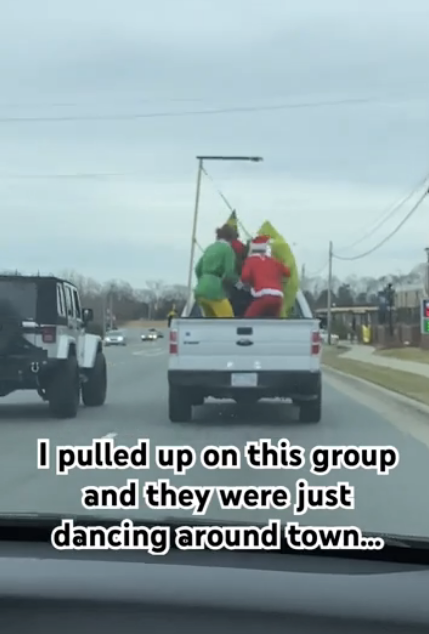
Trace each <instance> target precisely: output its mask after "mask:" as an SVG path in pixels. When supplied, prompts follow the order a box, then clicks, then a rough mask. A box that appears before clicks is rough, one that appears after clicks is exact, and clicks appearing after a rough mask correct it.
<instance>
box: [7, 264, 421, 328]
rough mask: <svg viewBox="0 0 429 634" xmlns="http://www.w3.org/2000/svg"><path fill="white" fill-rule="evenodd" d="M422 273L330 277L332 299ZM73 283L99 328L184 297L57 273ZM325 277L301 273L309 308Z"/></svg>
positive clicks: (319, 300)
mask: <svg viewBox="0 0 429 634" xmlns="http://www.w3.org/2000/svg"><path fill="white" fill-rule="evenodd" d="M424 273H425V265H419V266H417V267H415V268H414V269H412V270H411V271H410V272H409V273H407V274H396V275H387V276H386V275H385V276H382V277H379V278H375V277H374V278H372V277H359V276H350V277H349V278H347V279H345V280H341V279H340V278H338V277H334V278H333V280H332V303H333V304H334V305H335V306H338V307H346V306H369V305H375V304H377V303H378V293H379V292H380V291H381V290H382V289H383V288H384V287H385V286H386V284H388V283H392V284H393V286H395V285H396V286H400V285H404V284H410V283H411V284H415V283H420V282H422V280H423V277H424ZM2 274H3V275H5V274H9V275H11V274H13V275H21V273H20V272H19V271H3V273H2ZM58 277H61V278H63V279H66V280H68V281H70V282H71V283H72V284H74V285H75V286H76V287H77V289H78V291H79V295H80V298H81V303H82V306H83V307H84V308H91V309H92V310H93V312H94V323H93V325H92V327H91V328H92V329H93V330H94V331H96V332H97V333H98V332H100V333H101V332H102V331H104V330H105V328H106V326H108V325H109V323H110V321H111V320H112V322H113V323H115V324H118V325H119V324H122V323H125V322H128V321H136V320H154V321H156V320H165V319H166V318H167V315H168V313H169V312H170V310H171V309H172V307H173V306H174V308H175V310H176V312H177V313H178V314H180V313H181V312H182V310H183V308H184V306H185V303H186V298H187V289H186V286H184V285H181V284H166V283H165V282H164V281H163V280H161V279H149V280H147V281H146V282H145V283H144V285H143V286H142V288H133V287H132V286H131V284H129V282H127V281H124V280H115V279H114V280H110V281H108V282H105V283H101V282H98V281H97V280H95V279H93V278H91V277H87V276H84V275H81V274H80V273H77V272H76V271H63V272H62V273H61V274H59V275H58ZM327 287H328V282H327V279H326V278H325V279H323V278H320V277H317V278H316V277H308V276H306V275H305V274H302V275H301V288H302V289H303V291H304V293H305V295H306V298H307V301H308V303H309V305H310V307H311V308H312V310H316V309H318V308H326V306H327V293H328V291H327Z"/></svg>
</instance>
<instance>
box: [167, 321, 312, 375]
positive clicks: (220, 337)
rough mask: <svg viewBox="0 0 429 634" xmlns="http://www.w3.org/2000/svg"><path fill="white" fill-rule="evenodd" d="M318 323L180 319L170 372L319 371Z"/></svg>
mask: <svg viewBox="0 0 429 634" xmlns="http://www.w3.org/2000/svg"><path fill="white" fill-rule="evenodd" d="M318 330H319V323H318V321H317V320H315V319H296V320H289V319H288V320H283V319H282V320H278V319H275V320H274V319H273V320H271V319H261V320H257V319H240V320H232V319H216V320H214V319H213V320H212V319H210V320H208V319H207V320H206V319H178V320H176V321H175V324H174V325H173V329H172V331H171V337H172V339H173V340H175V341H176V344H174V345H173V348H172V350H171V351H172V352H173V354H170V363H169V367H170V369H171V370H174V369H177V370H223V371H225V370H231V371H237V370H238V371H246V370H247V371H254V370H261V371H264V370H267V371H268V370H271V371H273V370H297V371H317V370H319V368H320V352H319V346H318V345H316V346H314V333H317V332H318Z"/></svg>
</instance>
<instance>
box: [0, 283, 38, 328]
mask: <svg viewBox="0 0 429 634" xmlns="http://www.w3.org/2000/svg"><path fill="white" fill-rule="evenodd" d="M2 301H6V302H7V303H8V304H9V306H11V307H12V308H13V310H14V311H16V313H17V314H18V315H19V317H20V318H21V319H22V320H23V321H35V320H36V311H37V286H36V284H35V283H33V282H28V281H20V280H19V279H18V280H0V302H2Z"/></svg>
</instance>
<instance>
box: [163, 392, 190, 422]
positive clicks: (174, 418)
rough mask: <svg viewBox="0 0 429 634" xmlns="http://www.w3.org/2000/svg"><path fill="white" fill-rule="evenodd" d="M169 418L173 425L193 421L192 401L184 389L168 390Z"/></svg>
mask: <svg viewBox="0 0 429 634" xmlns="http://www.w3.org/2000/svg"><path fill="white" fill-rule="evenodd" d="M168 417H169V419H170V422H171V423H188V422H190V421H191V420H192V401H191V399H190V398H189V396H188V394H187V392H186V391H185V390H184V389H183V388H177V387H172V386H171V385H170V388H169V390H168Z"/></svg>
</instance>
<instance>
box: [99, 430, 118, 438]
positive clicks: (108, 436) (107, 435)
mask: <svg viewBox="0 0 429 634" xmlns="http://www.w3.org/2000/svg"><path fill="white" fill-rule="evenodd" d="M117 435H118V434H117V433H116V432H114V431H111V432H110V434H106V435H105V436H102V438H116V436H117Z"/></svg>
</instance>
